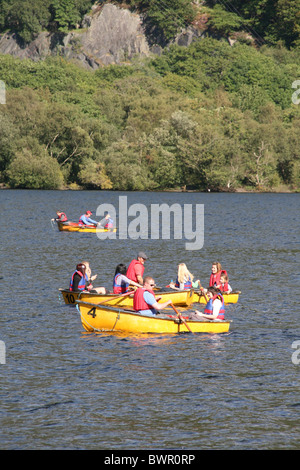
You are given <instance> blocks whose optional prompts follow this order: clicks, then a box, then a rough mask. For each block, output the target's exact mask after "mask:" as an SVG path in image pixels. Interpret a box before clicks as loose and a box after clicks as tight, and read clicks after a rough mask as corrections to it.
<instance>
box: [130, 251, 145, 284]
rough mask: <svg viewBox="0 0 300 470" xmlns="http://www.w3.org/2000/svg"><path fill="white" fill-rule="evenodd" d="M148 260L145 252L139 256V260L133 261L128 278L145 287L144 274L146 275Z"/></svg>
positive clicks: (141, 252)
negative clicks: (145, 264) (145, 265)
mask: <svg viewBox="0 0 300 470" xmlns="http://www.w3.org/2000/svg"><path fill="white" fill-rule="evenodd" d="M146 259H148V256H147V255H145V253H144V252H143V251H140V252H139V253H138V255H137V259H133V260H132V261H131V263H130V265H129V266H128V269H127V273H126V276H127V277H128V278H129V279H131V280H132V281H134V282H138V283H139V284H141V285H143V274H144V270H145V267H144V263H145V261H146Z"/></svg>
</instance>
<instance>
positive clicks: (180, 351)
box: [0, 191, 300, 449]
mask: <svg viewBox="0 0 300 470" xmlns="http://www.w3.org/2000/svg"><path fill="white" fill-rule="evenodd" d="M119 194H120V193H115V192H88V191H80V192H71V191H61V192H60V191H1V192H0V198H1V205H2V206H3V208H4V210H5V211H8V212H7V213H10V214H12V216H13V220H16V221H18V224H17V225H16V224H12V223H11V224H6V226H4V225H3V224H2V229H1V230H2V233H1V242H2V248H3V249H2V252H1V262H2V266H3V267H4V269H3V271H2V273H3V279H1V293H2V296H1V300H2V313H1V318H0V324H1V330H0V331H1V333H0V340H2V341H4V342H5V345H6V364H5V365H0V375H1V391H0V409H1V419H2V426H1V445H2V448H3V449H31V448H34V449H60V448H63V449H296V448H299V444H300V443H299V432H298V422H299V410H300V406H299V366H296V365H294V364H293V363H292V360H291V355H292V353H293V352H294V350H293V349H292V347H291V345H292V343H293V341H295V340H299V339H300V330H299V322H298V319H297V313H298V312H299V307H298V299H297V296H296V295H291V293H293V292H295V286H296V285H297V284H298V283H299V269H298V266H299V240H300V236H299V235H300V233H299V218H298V216H297V214H298V209H299V197H300V196H299V195H292V194H291V195H290V194H262V195H259V194H198V193H182V194H176V193H132V194H129V193H128V194H127V195H128V201H129V204H132V203H134V202H139V203H142V204H145V205H147V204H148V205H149V204H150V203H163V202H166V203H168V204H172V203H174V202H180V203H182V204H184V203H193V204H196V203H198V204H204V207H205V241H204V248H203V249H202V250H200V251H196V252H192V251H186V250H185V249H184V240H170V241H168V240H150V239H148V240H115V241H112V240H104V241H100V240H99V239H98V238H97V237H96V236H95V235H93V234H76V233H73V234H67V233H60V232H58V231H57V230H56V229H55V230H53V228H52V227H51V224H50V219H51V218H52V217H54V216H55V211H56V210H57V209H58V208H59V209H64V210H65V211H66V212H67V214H68V216H69V218H70V219H74V220H77V219H78V216H79V215H80V214H81V213H82V212H83V211H85V210H86V209H87V208H90V210H94V212H95V210H96V208H97V205H98V204H100V203H104V202H107V203H112V204H114V205H115V206H116V207H117V201H118V197H119ZM288 227H290V228H291V230H287V228H288ZM140 250H143V251H145V252H146V253H147V255H148V256H149V260H147V262H146V265H145V266H146V269H145V274H150V275H152V276H153V277H154V278H155V280H156V283H157V284H158V285H161V286H164V285H167V284H168V283H169V282H170V280H171V279H174V278H175V276H176V269H177V265H178V263H179V262H185V263H186V264H187V266H188V268H189V269H190V271H191V272H192V273H193V274H194V275H195V276H196V278H200V279H201V282H202V284H203V285H207V283H208V279H209V274H210V268H211V262H212V261H215V260H219V261H221V263H222V265H223V266H224V267H226V269H227V271H228V272H229V276H230V284H231V285H232V287H233V288H234V289H236V290H240V291H242V294H241V295H240V299H239V302H238V304H236V305H229V306H227V310H226V316H227V318H228V319H230V320H232V323H231V328H230V333H229V334H226V335H209V334H194V335H190V334H188V333H187V334H180V335H124V334H122V333H87V332H85V331H84V330H83V328H82V325H81V323H80V317H79V314H78V312H77V310H76V309H75V308H72V307H71V308H70V307H69V306H66V305H64V304H63V303H62V302H61V301H60V299H59V296H58V288H59V287H67V285H68V282H69V277H70V274H71V273H72V272H73V270H74V267H75V266H76V264H77V262H78V260H82V259H89V260H90V261H91V267H92V270H93V272H95V273H98V278H97V283H98V284H97V285H105V286H106V287H108V288H110V289H111V286H112V278H113V274H114V270H115V266H116V265H117V264H118V263H119V262H124V263H125V264H127V265H128V264H129V262H130V261H131V259H132V258H133V257H135V256H136V254H137V252H138V251H140ZM197 308H198V309H199V306H197ZM200 309H203V305H201V306H200Z"/></svg>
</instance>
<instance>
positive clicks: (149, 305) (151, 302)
mask: <svg viewBox="0 0 300 470" xmlns="http://www.w3.org/2000/svg"><path fill="white" fill-rule="evenodd" d="M153 287H155V282H154V279H153V278H152V277H150V276H146V277H145V279H144V282H143V287H139V288H138V289H137V290H136V291H135V293H134V296H133V308H134V310H135V311H136V312H137V313H140V314H141V315H146V316H148V317H155V316H156V315H158V313H159V310H162V309H163V308H166V307H167V306H168V305H170V304H171V303H172V300H171V299H169V300H167V301H165V302H162V303H161V304H160V303H158V301H159V300H160V299H161V297H160V296H158V297H155V294H154V292H153Z"/></svg>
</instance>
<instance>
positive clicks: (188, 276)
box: [170, 263, 201, 290]
mask: <svg viewBox="0 0 300 470" xmlns="http://www.w3.org/2000/svg"><path fill="white" fill-rule="evenodd" d="M193 279H194V275H193V274H192V273H190V271H189V270H188V268H187V266H186V264H185V263H180V264H179V265H178V271H177V278H176V282H175V284H174V283H172V282H171V283H170V287H172V288H174V287H175V288H176V289H180V290H185V289H192V287H193V288H199V287H200V286H201V283H200V279H197V281H194V280H193Z"/></svg>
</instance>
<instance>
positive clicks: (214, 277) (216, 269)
mask: <svg viewBox="0 0 300 470" xmlns="http://www.w3.org/2000/svg"><path fill="white" fill-rule="evenodd" d="M222 274H227V272H226V270H225V269H222V266H221V263H219V262H218V261H215V262H214V263H213V264H212V266H211V275H210V278H209V287H217V286H218V285H219V284H220V277H221V275H222Z"/></svg>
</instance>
